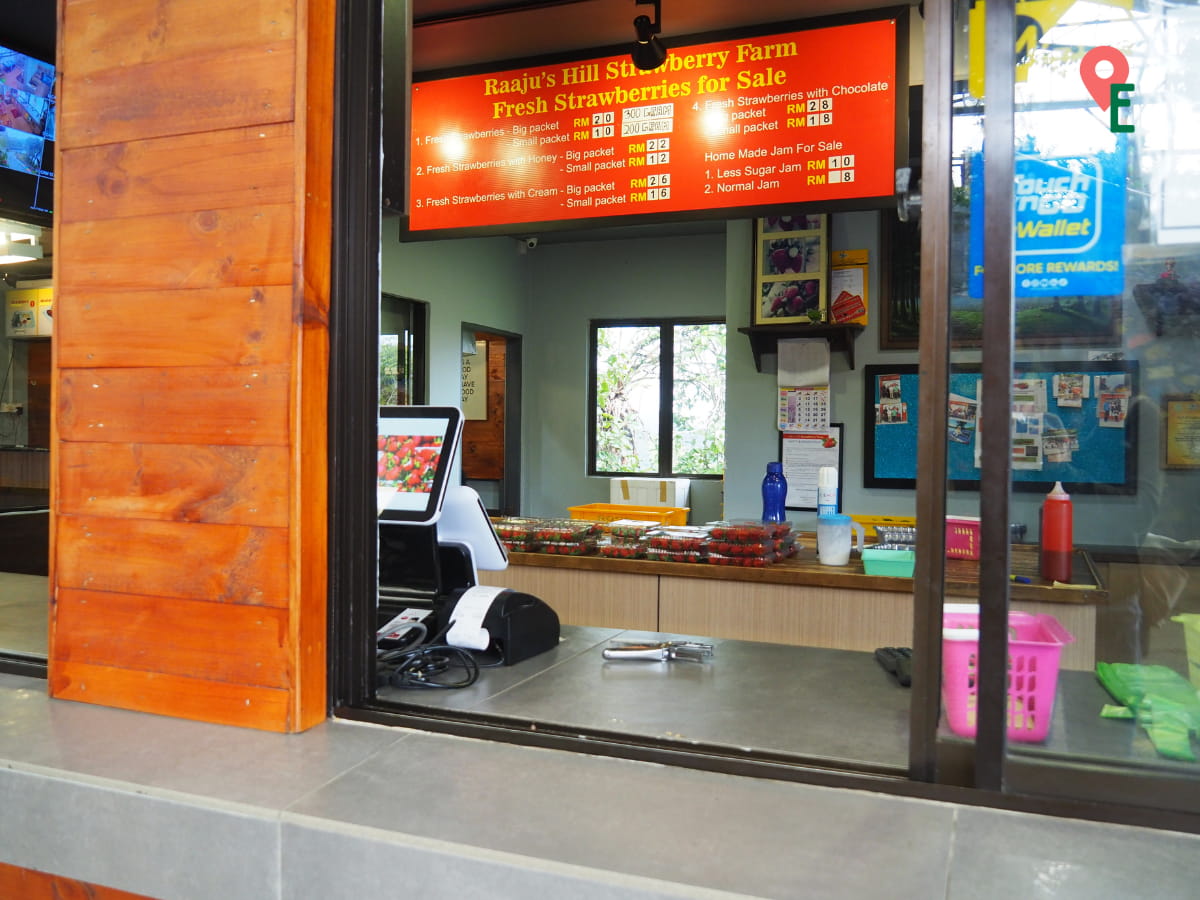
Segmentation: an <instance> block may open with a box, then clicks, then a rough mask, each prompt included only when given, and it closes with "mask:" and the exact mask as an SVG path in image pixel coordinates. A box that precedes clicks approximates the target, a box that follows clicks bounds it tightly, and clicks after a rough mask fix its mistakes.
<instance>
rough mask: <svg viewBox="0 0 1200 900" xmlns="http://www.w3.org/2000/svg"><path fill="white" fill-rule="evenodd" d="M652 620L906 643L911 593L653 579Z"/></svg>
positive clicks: (867, 645) (810, 639)
mask: <svg viewBox="0 0 1200 900" xmlns="http://www.w3.org/2000/svg"><path fill="white" fill-rule="evenodd" d="M659 588H660V597H659V601H660V605H659V625H660V627H661V628H662V630H663V631H666V632H669V633H672V634H675V633H678V634H694V635H710V636H712V637H725V638H736V639H738V640H744V641H766V642H768V643H773V644H798V645H802V646H807V647H833V648H836V649H839V650H868V651H869V650H874V649H875V648H876V647H907V646H908V645H909V644H911V643H912V596H911V595H907V594H891V593H883V592H875V591H851V590H846V589H844V588H828V587H812V588H801V587H789V586H784V585H774V584H729V583H722V582H720V581H701V580H698V579H691V578H662V579H661V580H660V585H659Z"/></svg>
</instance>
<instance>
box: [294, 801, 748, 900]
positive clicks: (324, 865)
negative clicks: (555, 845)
mask: <svg viewBox="0 0 1200 900" xmlns="http://www.w3.org/2000/svg"><path fill="white" fill-rule="evenodd" d="M285 819H286V821H285V822H284V825H283V838H282V840H283V854H282V860H283V863H282V866H281V871H282V880H283V884H282V887H283V891H282V895H283V897H285V898H297V900H298V898H320V900H343V898H344V900H361V898H365V897H403V896H411V895H414V894H418V895H419V896H420V897H421V898H423V900H437V898H447V900H450V898H453V900H474V898H479V900H506V898H512V900H528V898H531V897H553V898H559V897H561V898H570V900H659V898H661V900H669V898H683V897H695V898H706V900H723V898H733V897H744V896H747V895H745V894H733V893H729V892H725V891H715V890H711V889H707V888H697V887H694V886H687V885H672V884H665V883H663V882H658V881H655V880H653V879H649V878H637V877H632V876H628V875H620V874H618V873H615V872H602V871H597V870H594V869H582V868H580V867H578V866H569V865H563V864H551V863H547V862H545V861H543V860H536V859H530V858H528V857H519V856H513V855H510V854H504V853H496V852H485V851H478V850H475V849H474V848H471V847H465V846H463V845H454V844H449V843H442V842H436V841H429V840H410V841H403V840H400V839H396V838H395V837H389V836H385V835H382V834H379V833H375V834H367V833H365V829H357V830H355V831H354V832H353V833H350V832H343V831H339V830H336V829H332V830H331V829H329V828H325V827H319V826H314V825H312V824H311V822H312V820H306V819H302V818H301V817H295V816H285Z"/></svg>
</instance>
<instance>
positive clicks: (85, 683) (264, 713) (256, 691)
mask: <svg viewBox="0 0 1200 900" xmlns="http://www.w3.org/2000/svg"><path fill="white" fill-rule="evenodd" d="M53 662H54V664H53V665H52V666H51V667H50V693H51V695H52V696H54V697H57V698H59V699H60V700H79V701H82V702H84V703H95V704H97V705H99V706H115V707H117V708H119V709H135V710H137V711H139V712H148V713H155V714H157V715H160V716H175V717H176V718H180V719H195V720H197V721H200V722H215V723H217V724H220V725H243V726H246V727H253V728H262V729H265V730H269V731H288V730H290V729H291V719H290V716H289V712H290V710H289V708H288V692H287V691H285V690H278V689H275V688H262V687H254V686H252V685H244V684H226V683H225V682H221V681H206V680H205V679H203V678H185V677H182V676H179V675H167V674H164V673H162V672H139V671H135V670H132V669H114V668H110V667H107V666H89V665H87V664H86V663H77V662H70V661H67V660H54V661H53Z"/></svg>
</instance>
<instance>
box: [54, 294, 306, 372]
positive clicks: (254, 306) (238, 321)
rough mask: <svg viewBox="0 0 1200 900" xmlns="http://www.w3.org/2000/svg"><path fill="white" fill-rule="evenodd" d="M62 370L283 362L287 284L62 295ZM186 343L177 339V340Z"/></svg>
mask: <svg viewBox="0 0 1200 900" xmlns="http://www.w3.org/2000/svg"><path fill="white" fill-rule="evenodd" d="M58 304H59V306H60V307H61V308H65V309H68V310H70V314H69V315H66V316H64V317H63V318H62V320H61V321H58V322H56V324H55V335H54V343H55V349H56V352H57V354H58V365H59V367H60V368H84V367H99V366H127V367H128V366H146V367H157V366H213V365H227V366H264V365H265V366H272V365H282V364H285V363H287V362H288V359H289V353H290V351H291V350H292V347H291V341H290V339H289V337H290V326H291V319H292V290H291V288H290V287H289V286H287V285H278V286H268V287H232V288H216V289H205V290H179V291H113V290H102V291H96V290H78V291H75V292H72V293H65V292H59V295H58ZM181 332H182V333H184V334H186V335H187V336H188V340H187V341H186V342H183V343H181V342H180V341H179V339H178V337H179V334H180V333H181Z"/></svg>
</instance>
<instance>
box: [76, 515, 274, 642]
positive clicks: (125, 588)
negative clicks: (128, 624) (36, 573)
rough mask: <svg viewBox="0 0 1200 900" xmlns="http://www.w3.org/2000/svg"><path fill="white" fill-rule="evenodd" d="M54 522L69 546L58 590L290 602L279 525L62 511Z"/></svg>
mask: <svg viewBox="0 0 1200 900" xmlns="http://www.w3.org/2000/svg"><path fill="white" fill-rule="evenodd" d="M55 523H56V528H57V540H58V541H59V543H60V545H61V546H63V547H66V548H69V552H63V553H59V554H58V556H57V573H56V577H57V584H58V587H59V589H60V590H61V589H62V588H86V589H89V590H96V591H115V592H117V593H123V594H142V595H144V596H161V597H178V598H181V599H193V600H212V601H216V602H220V603H247V604H258V605H262V606H287V605H288V598H289V596H290V593H289V588H290V584H289V580H288V542H287V540H288V536H287V532H286V531H285V530H283V529H278V528H254V527H250V526H244V525H207V524H201V523H198V522H186V523H185V522H153V521H149V520H142V519H105V518H95V517H90V516H87V517H84V516H64V515H58V516H56V517H55ZM218 649H219V648H215V647H214V648H213V650H214V652H217V651H218Z"/></svg>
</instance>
